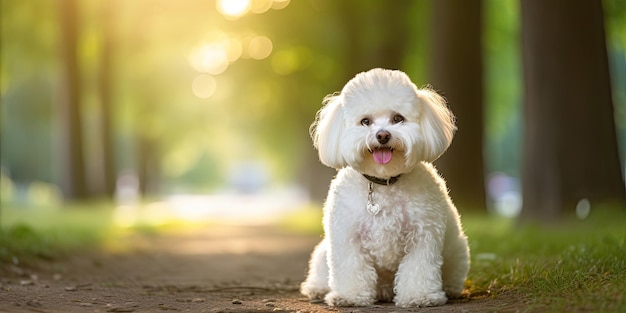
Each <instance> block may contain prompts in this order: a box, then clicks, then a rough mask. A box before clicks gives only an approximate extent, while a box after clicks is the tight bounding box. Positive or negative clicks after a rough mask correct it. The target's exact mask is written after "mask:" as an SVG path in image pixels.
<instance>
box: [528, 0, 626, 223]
mask: <svg viewBox="0 0 626 313" xmlns="http://www.w3.org/2000/svg"><path fill="white" fill-rule="evenodd" d="M521 4H522V5H521V8H522V46H523V61H524V85H525V93H524V119H525V120H524V128H525V133H524V141H523V151H524V152H523V153H524V154H523V161H522V162H523V164H522V190H523V202H524V205H523V209H522V217H523V218H525V219H535V220H544V221H549V220H554V219H558V218H559V217H561V216H562V215H563V213H565V212H573V210H574V208H575V205H576V203H577V202H578V201H579V200H581V199H584V198H586V199H588V200H589V201H590V202H591V204H592V205H594V204H598V203H603V202H614V203H619V204H621V205H624V202H625V201H626V196H625V188H624V181H623V178H622V176H621V170H620V164H619V156H618V149H617V138H616V132H615V121H614V115H613V103H612V98H611V85H610V79H609V65H608V57H607V51H606V43H605V33H604V19H603V12H602V5H601V2H600V1H565V0H561V1H535V0H522V3H521Z"/></svg>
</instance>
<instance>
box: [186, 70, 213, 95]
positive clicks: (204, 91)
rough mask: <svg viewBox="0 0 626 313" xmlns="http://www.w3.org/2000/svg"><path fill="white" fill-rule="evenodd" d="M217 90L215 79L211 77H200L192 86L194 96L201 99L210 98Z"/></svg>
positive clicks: (205, 75)
mask: <svg viewBox="0 0 626 313" xmlns="http://www.w3.org/2000/svg"><path fill="white" fill-rule="evenodd" d="M216 89H217V84H216V82H215V78H213V76H211V75H207V74H202V75H198V76H197V77H196V78H195V79H194V80H193V83H192V84H191V90H192V91H193V94H194V95H195V96H196V97H198V98H201V99H206V98H210V97H211V96H212V95H213V94H214V93H215V90H216Z"/></svg>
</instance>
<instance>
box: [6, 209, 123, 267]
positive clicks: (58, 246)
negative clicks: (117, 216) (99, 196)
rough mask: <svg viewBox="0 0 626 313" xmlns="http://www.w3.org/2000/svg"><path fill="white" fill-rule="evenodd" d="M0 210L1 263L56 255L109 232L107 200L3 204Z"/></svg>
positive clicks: (90, 243)
mask: <svg viewBox="0 0 626 313" xmlns="http://www.w3.org/2000/svg"><path fill="white" fill-rule="evenodd" d="M1 213H2V225H0V226H1V227H0V263H8V262H13V263H15V262H20V263H21V262H26V263H28V262H29V261H32V260H36V259H53V258H59V257H62V256H64V255H66V254H67V253H70V252H71V251H74V250H75V249H84V248H86V247H93V246H97V245H98V244H101V243H103V242H104V239H105V238H106V237H107V236H108V235H110V234H111V231H112V218H111V213H112V211H111V206H110V204H107V203H83V204H75V205H72V206H69V207H68V206H64V207H60V206H59V207H57V206H54V207H51V206H46V207H16V206H6V205H3V206H2V211H1Z"/></svg>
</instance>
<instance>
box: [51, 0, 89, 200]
mask: <svg viewBox="0 0 626 313" xmlns="http://www.w3.org/2000/svg"><path fill="white" fill-rule="evenodd" d="M58 10H59V13H60V18H59V19H60V26H61V50H62V52H61V58H62V67H63V91H64V93H63V100H62V101H61V102H60V106H61V109H60V114H61V123H60V125H61V127H63V131H62V135H61V137H62V142H63V144H62V148H61V149H59V150H60V151H59V152H60V153H63V154H64V156H63V157H62V158H61V160H62V162H63V164H62V166H61V168H62V169H63V170H62V174H61V175H62V178H61V180H62V183H61V188H62V190H63V193H64V196H65V197H66V199H68V200H81V199H85V198H87V197H88V188H87V180H86V173H85V162H84V154H83V153H84V152H83V131H82V125H81V114H82V113H81V112H82V107H81V91H82V86H81V85H82V81H81V77H80V70H79V60H78V56H77V46H78V24H79V21H80V15H79V12H78V6H77V2H76V0H63V1H62V2H61V5H59V6H58Z"/></svg>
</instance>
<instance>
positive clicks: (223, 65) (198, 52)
mask: <svg viewBox="0 0 626 313" xmlns="http://www.w3.org/2000/svg"><path fill="white" fill-rule="evenodd" d="M242 53H243V45H242V43H241V42H240V41H239V40H238V39H236V38H232V37H230V36H229V35H227V34H226V33H223V32H220V31H217V32H215V33H214V34H212V36H211V39H209V40H208V41H205V42H204V43H202V44H200V45H199V46H197V47H196V48H194V49H192V50H191V53H189V63H190V64H191V66H192V67H193V69H194V70H196V71H197V72H200V73H204V74H211V75H219V74H221V73H223V72H224V71H226V69H227V68H228V65H229V64H230V63H233V62H235V61H237V60H238V59H239V58H240V57H241V56H242Z"/></svg>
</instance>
